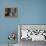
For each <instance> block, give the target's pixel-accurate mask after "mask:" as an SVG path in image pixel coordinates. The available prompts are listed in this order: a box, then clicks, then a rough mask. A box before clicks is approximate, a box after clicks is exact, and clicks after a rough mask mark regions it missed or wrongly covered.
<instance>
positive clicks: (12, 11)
mask: <svg viewBox="0 0 46 46" xmlns="http://www.w3.org/2000/svg"><path fill="white" fill-rule="evenodd" d="M17 10H18V9H17V8H5V16H9V17H10V16H11V17H17V16H18V11H17Z"/></svg>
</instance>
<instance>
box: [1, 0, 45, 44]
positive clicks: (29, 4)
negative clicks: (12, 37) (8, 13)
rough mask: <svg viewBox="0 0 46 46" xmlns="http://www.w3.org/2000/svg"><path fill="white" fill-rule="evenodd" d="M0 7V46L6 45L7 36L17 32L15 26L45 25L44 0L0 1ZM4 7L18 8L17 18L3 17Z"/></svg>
mask: <svg viewBox="0 0 46 46" xmlns="http://www.w3.org/2000/svg"><path fill="white" fill-rule="evenodd" d="M13 5H14V6H13ZM0 6H1V7H0V44H1V43H8V39H7V36H8V34H9V32H11V31H12V32H17V24H46V0H0ZM5 7H18V18H15V17H14V18H6V17H4V8H5Z"/></svg>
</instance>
